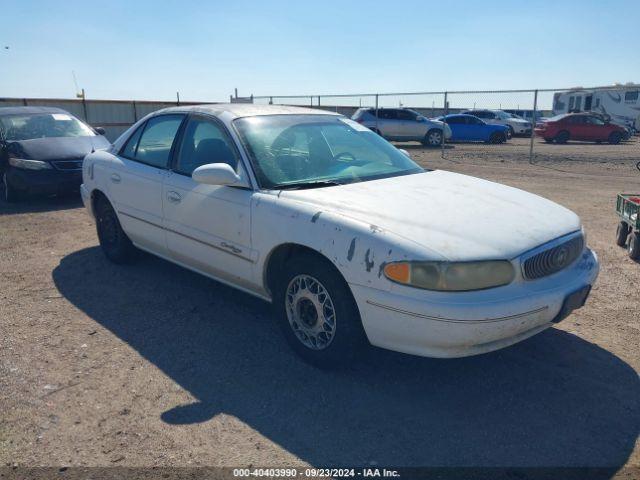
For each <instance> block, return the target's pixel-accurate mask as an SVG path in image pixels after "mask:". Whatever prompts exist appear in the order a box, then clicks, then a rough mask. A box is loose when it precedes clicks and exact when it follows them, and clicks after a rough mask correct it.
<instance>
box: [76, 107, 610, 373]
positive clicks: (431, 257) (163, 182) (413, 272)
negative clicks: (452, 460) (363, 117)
mask: <svg viewBox="0 0 640 480" xmlns="http://www.w3.org/2000/svg"><path fill="white" fill-rule="evenodd" d="M163 122H164V123H163ZM203 125H204V126H205V127H206V128H205V127H203ZM158 126H161V127H162V128H161V129H160V130H162V131H165V132H166V131H170V132H171V133H170V134H168V137H167V139H166V140H162V141H160V140H158V134H157V131H158ZM199 129H202V130H199ZM145 132H155V133H153V135H156V137H155V140H154V141H153V142H151V141H146V140H145V138H146V136H153V135H151V134H149V135H147V133H145ZM207 135H208V136H209V137H210V138H207ZM221 142H223V143H224V146H223V145H222V143H221ZM158 145H161V147H158ZM162 145H164V146H162ZM162 149H164V152H165V153H164V154H163V155H160V156H158V152H159V151H162ZM136 152H137V153H136ZM136 155H138V156H140V158H137V157H136ZM159 158H160V160H158V159H159ZM221 163H223V164H224V165H222V166H220V165H221ZM211 164H214V166H213V167H212V166H211ZM221 172H227V173H224V174H222V173H221ZM83 173H84V184H83V186H82V188H81V192H82V196H83V200H84V203H85V205H86V207H87V208H88V210H89V211H90V212H91V213H92V214H93V215H94V216H95V217H96V219H97V223H98V234H99V237H100V239H101V244H103V248H106V250H105V252H106V253H107V256H110V255H111V256H112V257H113V258H115V259H116V260H117V261H120V259H121V257H120V256H118V255H120V253H119V252H120V251H119V250H118V251H117V252H116V254H113V252H112V253H109V250H108V248H110V247H109V244H108V239H109V238H111V237H109V235H107V234H108V233H109V232H107V233H105V230H104V229H105V228H107V227H105V226H104V225H107V224H108V225H111V224H112V223H114V221H115V220H114V219H117V223H119V224H120V225H121V229H122V232H123V233H122V235H124V236H126V239H125V240H127V239H128V240H130V241H131V242H132V244H133V245H135V246H136V247H138V248H140V249H143V250H146V251H149V252H151V253H154V254H156V255H158V256H160V257H163V258H166V259H168V260H170V261H173V262H175V263H177V264H179V265H183V266H185V267H187V268H190V269H192V270H195V271H197V272H200V273H202V274H204V275H207V276H209V277H212V278H214V279H217V280H219V281H221V282H224V283H227V284H230V285H232V286H235V287H237V288H240V289H242V290H244V291H246V292H249V293H251V294H253V295H256V296H258V297H260V298H263V299H265V300H267V301H272V302H273V303H274V304H275V305H274V306H275V307H276V310H278V308H279V305H278V303H279V302H283V304H282V305H281V306H282V308H281V310H279V311H280V312H281V314H282V316H283V320H282V324H283V325H284V328H285V330H286V329H287V325H289V326H291V331H290V332H288V333H289V334H290V335H289V337H287V338H288V339H293V340H290V342H293V346H294V348H295V349H296V350H297V351H298V352H299V353H301V354H302V355H303V357H305V356H307V360H311V361H312V362H314V363H319V362H321V361H322V358H323V355H324V356H331V355H333V353H335V352H333V353H332V349H336V350H338V349H342V350H346V351H348V352H345V351H341V352H339V354H340V355H338V354H336V356H335V358H342V357H347V356H348V355H346V353H350V352H351V350H353V351H355V350H356V343H357V342H355V340H354V339H355V337H356V336H357V332H356V331H361V333H362V334H363V336H364V338H366V340H368V342H369V343H371V344H373V345H376V346H379V347H384V348H387V349H391V350H396V351H401V352H406V353H411V354H416V355H423V356H432V357H461V356H467V355H473V354H479V353H483V352H488V351H492V350H496V349H499V348H502V347H505V346H508V345H511V344H513V343H516V342H518V341H520V340H523V339H525V338H527V337H530V336H531V335H534V334H536V333H538V332H540V331H542V330H544V329H545V328H548V327H550V326H552V325H553V324H554V322H558V321H560V320H562V319H563V318H564V317H565V316H566V315H568V314H569V313H570V312H571V311H572V310H573V309H575V308H579V307H580V306H582V304H583V303H584V301H585V300H586V297H587V295H588V293H589V290H590V288H591V285H593V283H594V281H595V279H596V277H597V274H598V262H597V259H596V256H595V254H594V253H593V252H592V251H591V250H590V249H589V248H587V246H586V243H585V239H584V233H583V230H582V226H581V222H580V219H579V218H578V217H577V216H576V215H575V214H574V213H573V212H571V211H569V210H567V209H566V208H564V207H562V206H560V205H557V204H555V203H553V202H551V201H549V200H546V199H544V198H541V197H539V196H536V195H533V194H530V193H527V192H524V191H522V190H518V189H515V188H511V187H507V186H504V185H500V184H497V183H492V182H489V181H485V180H481V179H478V178H473V177H469V176H465V175H460V174H456V173H451V172H447V171H428V170H424V169H422V168H421V167H419V166H418V165H416V164H415V163H413V162H412V161H411V160H410V159H409V158H408V157H407V156H406V155H404V154H402V153H400V152H399V151H398V150H397V149H396V148H395V147H393V146H392V145H391V144H389V143H388V142H386V141H385V140H384V139H382V138H380V137H379V136H378V135H376V134H374V133H373V132H371V131H370V130H368V129H367V128H366V127H364V126H362V125H360V124H358V123H356V122H354V121H352V120H349V119H347V118H345V117H343V116H341V115H337V114H331V113H327V112H323V111H318V110H311V109H302V108H294V107H276V106H258V105H239V104H236V105H211V106H201V107H175V108H172V109H166V110H163V111H160V112H156V113H154V114H152V115H150V116H148V117H146V118H145V119H143V120H141V121H140V122H138V123H137V124H136V125H134V126H133V127H132V128H131V129H129V130H128V131H127V132H125V134H123V136H122V137H120V138H119V139H118V140H117V141H116V142H115V143H114V145H113V146H112V148H111V149H110V150H109V151H104V152H95V153H93V154H91V155H89V156H87V157H86V159H85V163H84V172H83ZM221 176H224V178H225V179H221V178H222V177H221ZM110 209H111V210H110ZM110 211H112V212H113V214H112V216H109V215H111V214H110V213H109V212H110ZM101 212H102V213H101ZM104 212H106V213H104ZM101 225H102V227H101ZM101 228H102V230H101ZM116 233H117V232H116ZM122 235H121V237H122ZM113 238H116V240H117V238H119V237H117V236H116V237H113ZM122 238H124V237H122ZM116 240H114V242H115V241H116ZM118 245H119V244H118ZM343 307H344V308H343ZM318 319H320V320H318ZM323 321H324V323H322V322H323ZM318 322H320V323H321V324H319V323H318ZM354 332H356V333H354ZM285 335H287V333H285ZM348 335H351V336H352V338H351V339H350V341H349V342H347V341H345V342H344V343H340V342H341V341H342V339H341V336H342V337H344V336H348ZM296 339H297V340H299V344H298V345H297V347H296V343H295V342H296ZM351 340H353V342H351ZM307 354H308V355H307Z"/></svg>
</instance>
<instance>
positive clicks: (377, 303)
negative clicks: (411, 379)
mask: <svg viewBox="0 0 640 480" xmlns="http://www.w3.org/2000/svg"><path fill="white" fill-rule="evenodd" d="M598 270H599V267H598V260H597V257H596V255H595V253H594V252H592V251H591V250H589V249H585V251H584V252H583V254H582V256H581V257H580V258H579V259H578V260H577V261H576V262H574V264H573V265H571V266H570V267H568V268H567V269H565V270H563V271H561V272H558V273H556V274H554V275H550V276H549V277H546V278H542V279H539V280H534V281H521V282H518V283H514V284H512V285H508V286H506V287H501V288H500V289H493V291H491V290H485V291H478V292H451V293H445V294H443V293H441V292H440V293H437V294H434V293H433V292H426V291H421V293H422V294H423V295H422V297H423V298H420V296H419V295H415V294H414V295H412V296H408V295H401V294H399V293H398V292H384V291H381V290H377V289H373V288H370V287H365V286H362V285H353V284H352V285H351V288H352V291H353V294H354V297H355V299H356V302H357V304H358V307H359V309H360V313H361V317H362V324H363V326H364V329H365V332H366V334H367V337H368V339H369V342H370V343H371V344H372V345H376V346H378V347H382V348H387V349H389V350H395V351H399V352H404V353H410V354H414V355H421V356H426V357H442V358H447V357H465V356H469V355H476V354H480V353H486V352H490V351H493V350H498V349H500V348H504V347H507V346H509V345H513V344H514V343H517V342H520V341H522V340H524V339H526V338H529V337H531V336H532V335H535V334H536V333H539V332H541V331H542V330H544V329H546V328H548V327H550V326H552V325H553V323H554V322H555V323H557V322H558V321H560V320H562V319H563V318H564V317H565V316H566V315H568V314H569V313H570V311H571V309H574V308H579V306H581V304H578V305H577V304H576V303H575V297H576V295H573V294H575V293H576V292H582V293H583V294H584V293H586V294H588V290H589V289H588V288H587V287H588V286H591V285H593V283H594V282H595V280H596V278H597V276H598ZM403 289H404V290H407V289H409V287H403ZM583 289H584V290H583ZM409 290H411V291H414V292H415V290H416V289H409ZM498 291H500V292H499V293H498ZM412 293H413V292H412ZM568 298H573V299H574V301H573V303H572V302H567V301H566V300H567V299H568ZM578 298H579V299H582V300H585V299H586V297H584V295H582V297H581V296H580V295H578Z"/></svg>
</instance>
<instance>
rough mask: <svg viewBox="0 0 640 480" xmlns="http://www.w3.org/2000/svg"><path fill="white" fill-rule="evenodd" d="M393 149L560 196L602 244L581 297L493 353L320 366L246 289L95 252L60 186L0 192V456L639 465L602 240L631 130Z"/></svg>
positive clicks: (612, 252) (632, 147)
mask: <svg viewBox="0 0 640 480" xmlns="http://www.w3.org/2000/svg"><path fill="white" fill-rule="evenodd" d="M404 148H407V149H408V150H409V151H410V153H411V155H412V156H413V158H414V159H416V160H418V161H419V162H420V163H422V164H423V165H425V166H427V167H430V168H441V169H447V170H453V171H456V172H462V173H465V174H470V175H474V176H478V177H482V178H487V179H490V180H494V181H498V182H502V183H506V184H508V185H512V186H515V187H519V188H522V189H525V190H528V191H531V192H534V193H537V194H540V195H543V196H545V197H548V198H550V199H552V200H554V201H556V202H559V203H561V204H563V205H565V206H567V207H568V208H570V209H572V210H574V211H576V212H577V213H578V214H579V215H580V216H581V217H582V220H583V222H584V225H585V228H586V231H587V233H588V242H589V244H590V246H591V247H592V248H593V249H594V250H595V251H596V252H597V254H598V256H599V259H600V261H601V273H600V277H599V279H598V282H597V284H596V285H595V287H594V289H593V293H592V296H591V298H590V299H589V301H588V303H587V305H586V306H585V307H584V308H583V309H581V310H579V311H577V312H575V313H574V314H572V315H571V316H570V317H569V318H567V319H566V320H564V321H563V322H562V323H561V324H559V325H558V326H557V327H554V328H552V329H549V330H547V331H546V332H543V333H542V334H540V335H537V336H535V337H533V338H531V339H529V340H527V341H525V342H523V343H521V344H518V345H515V346H513V347H511V348H508V349H505V350H502V351H499V352H495V353H491V354H486V355H481V356H478V357H471V358H465V359H457V360H435V359H426V358H417V357H411V356H406V355H401V354H396V353H392V352H386V351H382V350H378V349H371V352H369V353H368V355H367V356H366V358H364V359H363V361H362V362H361V363H360V364H358V365H356V366H354V367H353V368H350V369H347V370H345V371H340V372H323V371H318V370H315V369H314V368H312V367H310V366H307V365H305V364H304V363H302V362H301V361H299V360H298V359H297V358H296V357H295V356H294V355H293V354H292V353H291V352H290V351H289V349H288V348H287V346H286V344H285V342H284V339H283V338H282V336H281V335H280V333H279V332H278V330H277V328H276V325H274V322H272V321H271V319H270V310H269V306H268V305H267V304H265V303H263V302H261V301H260V300H257V299H255V298H253V297H251V296H248V295H246V294H243V293H241V292H238V291H235V290H233V289H231V288H228V287H225V286H223V285H221V284H219V283H216V282H214V281H212V280H209V279H206V278H204V277H201V276H199V275H196V274H194V273H191V272H188V271H186V270H184V269H181V268H179V267H177V266H173V265H172V264H170V263H168V262H166V261H163V260H160V259H157V258H154V257H152V256H150V255H142V256H141V258H140V259H139V260H138V261H137V262H136V263H135V264H133V265H131V266H116V265H112V264H110V263H109V262H107V261H106V260H105V258H104V257H103V255H102V254H101V252H100V250H99V248H98V247H97V238H96V234H95V230H94V226H93V223H92V221H91V219H90V218H89V217H88V216H87V215H86V213H85V212H84V210H83V209H82V208H81V205H80V203H79V201H78V200H77V199H73V198H72V199H37V200H31V201H29V202H27V203H23V204H20V205H18V206H9V205H7V204H3V203H0V274H1V276H0V309H1V312H0V462H1V463H0V465H14V464H17V465H22V466H47V465H49V466H60V465H81V466H113V465H117V466H160V465H179V466H187V465H214V466H233V467H240V466H249V465H253V466H283V465H314V466H331V465H360V466H369V465H395V466H413V465H417V466H427V465H428V466H458V465H464V466H594V467H595V466H598V467H612V468H614V469H618V468H621V467H623V466H625V465H626V466H627V467H629V466H635V467H638V468H640V444H639V442H638V433H639V432H640V381H639V378H638V372H639V369H640V318H639V317H640V314H639V312H640V301H639V300H638V298H639V295H640V293H639V290H638V286H639V285H640V265H639V264H637V263H634V262H633V261H631V260H630V259H629V258H628V257H627V255H626V252H625V250H624V249H621V248H619V247H617V246H615V244H614V232H615V227H616V223H617V217H616V215H615V213H614V201H615V196H616V194H617V193H618V192H623V191H626V192H640V172H638V171H637V170H636V169H635V166H634V165H635V162H637V161H638V160H640V145H639V142H638V140H635V141H632V142H629V143H626V144H624V145H615V146H609V145H600V146H598V145H545V144H542V143H536V152H537V156H536V162H535V164H533V165H530V164H529V163H528V162H527V158H526V156H525V154H526V152H527V151H528V140H527V139H514V140H513V142H511V144H509V145H499V146H484V145H482V146H477V145H475V146H460V145H456V146H453V147H448V148H447V149H446V150H445V154H446V157H447V158H446V159H444V160H443V159H441V158H440V153H441V152H440V151H439V150H437V149H436V150H430V149H424V148H422V147H421V146H420V145H418V144H416V145H405V146H404ZM460 208H461V209H462V208H465V206H464V205H461V206H460ZM469 238H470V241H473V232H469ZM627 478H632V477H630V476H629V477H627Z"/></svg>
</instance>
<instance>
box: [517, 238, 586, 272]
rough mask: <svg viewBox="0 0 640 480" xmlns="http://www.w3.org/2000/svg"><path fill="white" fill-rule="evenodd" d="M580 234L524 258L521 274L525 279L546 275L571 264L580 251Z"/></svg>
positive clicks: (582, 242) (582, 239)
mask: <svg viewBox="0 0 640 480" xmlns="http://www.w3.org/2000/svg"><path fill="white" fill-rule="evenodd" d="M583 248H584V238H583V236H582V235H579V236H577V237H574V238H572V239H571V240H568V241H566V242H564V243H561V244H560V245H556V246H555V247H552V248H549V249H548V250H544V251H542V252H540V253H537V254H535V255H534V256H532V257H530V258H528V259H527V260H525V262H524V264H523V274H524V277H525V278H526V279H527V280H534V279H536V278H542V277H546V276H547V275H552V274H554V273H557V272H559V271H560V270H562V269H564V268H566V267H568V266H569V265H571V264H572V263H573V262H574V261H575V260H576V259H577V258H578V257H579V256H580V254H581V253H582V249H583Z"/></svg>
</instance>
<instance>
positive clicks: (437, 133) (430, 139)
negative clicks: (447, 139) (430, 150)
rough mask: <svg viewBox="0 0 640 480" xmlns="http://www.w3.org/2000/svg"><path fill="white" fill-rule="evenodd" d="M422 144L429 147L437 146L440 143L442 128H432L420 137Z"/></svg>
mask: <svg viewBox="0 0 640 480" xmlns="http://www.w3.org/2000/svg"><path fill="white" fill-rule="evenodd" d="M422 144H423V145H427V146H429V147H439V146H440V145H442V130H440V129H438V128H432V129H431V130H429V131H428V132H427V134H426V135H425V136H424V138H423V139H422Z"/></svg>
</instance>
